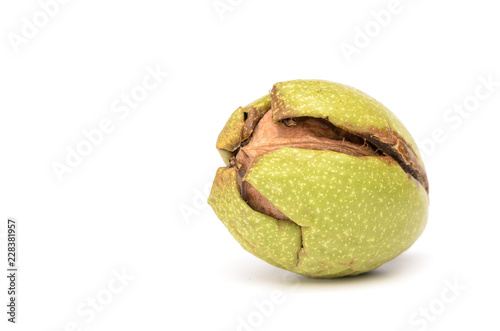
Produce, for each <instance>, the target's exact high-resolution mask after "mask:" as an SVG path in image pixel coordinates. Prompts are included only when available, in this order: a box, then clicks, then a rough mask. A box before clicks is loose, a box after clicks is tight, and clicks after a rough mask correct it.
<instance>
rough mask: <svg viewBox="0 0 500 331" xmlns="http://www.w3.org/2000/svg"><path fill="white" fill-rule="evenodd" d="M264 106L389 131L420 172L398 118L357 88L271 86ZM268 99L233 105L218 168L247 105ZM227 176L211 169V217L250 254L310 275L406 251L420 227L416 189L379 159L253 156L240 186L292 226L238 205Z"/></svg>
mask: <svg viewBox="0 0 500 331" xmlns="http://www.w3.org/2000/svg"><path fill="white" fill-rule="evenodd" d="M318 95H319V96H318ZM270 99H271V103H272V109H273V119H275V120H276V121H277V120H279V119H283V118H287V117H297V116H314V117H322V118H327V119H328V120H330V121H331V122H332V123H334V124H335V125H337V126H340V127H343V128H350V131H351V132H356V133H364V132H371V133H375V134H379V135H384V134H387V137H389V138H391V135H393V134H398V135H399V136H400V137H403V142H402V144H403V145H404V146H409V147H408V148H409V149H410V153H414V155H416V156H417V161H415V160H413V161H414V162H419V163H420V164H421V166H422V167H423V163H422V161H421V159H420V156H419V154H418V151H417V149H416V146H415V144H414V141H413V139H411V137H410V136H409V133H408V131H407V130H406V129H405V128H404V126H403V125H402V124H401V123H400V122H399V120H398V119H397V118H396V117H395V116H394V115H392V113H390V112H389V111H388V110H387V109H386V108H385V107H384V106H382V105H381V104H380V103H378V102H377V101H375V100H374V99H372V98H370V97H369V96H367V95H366V94H364V93H362V92H360V91H358V90H355V89H353V88H351V87H346V86H344V85H341V84H337V83H329V82H324V81H292V82H285V83H278V84H276V85H275V86H274V88H273V91H271V96H270ZM268 100H269V98H268V97H263V98H261V99H259V100H257V101H256V102H254V103H252V104H250V105H249V106H247V107H245V108H239V109H238V110H237V111H236V112H235V114H236V115H235V114H233V116H232V117H231V119H230V120H229V121H228V124H226V127H225V128H224V130H223V132H222V133H221V135H220V136H219V140H218V148H219V150H222V151H223V152H222V153H221V154H222V155H223V158H224V159H225V161H226V162H227V160H228V158H229V157H231V156H232V155H233V152H234V151H235V150H236V149H237V147H238V146H239V143H240V141H239V140H238V139H240V138H239V136H241V132H240V131H238V130H241V126H242V124H241V123H242V120H243V117H244V116H243V114H242V113H243V112H244V111H245V110H247V111H248V110H249V109H250V108H251V107H255V105H257V107H260V110H261V111H262V112H263V113H265V111H267V110H268V109H269V108H270V107H271V105H270V104H268ZM346 113H348V114H347V115H346ZM354 113H355V114H354ZM238 118H239V119H238ZM365 122H366V123H365ZM374 128H375V129H374ZM381 132H382V133H381ZM221 137H222V138H221ZM384 139H385V138H384ZM228 142H229V143H228ZM224 147H226V148H227V149H225V148H224ZM236 178H237V170H236V168H235V167H226V168H219V170H218V171H217V175H216V178H215V181H214V184H213V187H212V191H211V194H210V197H209V200H208V202H209V204H210V205H211V206H212V208H213V209H214V211H215V213H216V214H217V216H218V217H219V218H220V219H221V221H222V222H223V223H224V225H225V226H226V227H227V228H228V230H229V231H230V232H231V234H232V235H233V236H234V238H235V239H236V240H237V241H238V242H239V243H240V244H241V245H242V247H243V248H244V249H246V250H247V251H249V252H250V253H252V254H254V255H255V256H257V257H259V258H261V259H263V260H264V261H267V262H268V263H270V264H272V265H274V266H277V267H280V268H283V269H286V270H290V271H293V272H295V273H298V274H302V275H305V276H309V277H317V278H332V277H342V276H346V275H356V274H360V273H363V272H367V271H370V270H373V269H375V268H377V267H379V266H380V265H382V264H383V263H385V262H387V261H389V260H391V259H393V258H394V257H396V256H397V255H399V254H401V253H402V252H403V251H405V250H406V249H408V248H409V247H410V246H411V245H412V244H413V243H414V242H415V240H417V238H418V237H419V236H420V234H421V233H422V231H423V230H424V227H425V224H426V221H427V212H428V193H427V191H426V189H425V187H424V186H423V185H422V184H421V183H419V182H418V181H417V180H416V179H415V178H413V177H412V176H410V175H409V174H407V173H406V172H405V171H404V170H403V169H402V167H401V166H400V164H398V163H397V162H396V161H393V160H391V159H387V158H384V159H381V158H377V157H354V156H350V155H346V154H342V153H337V152H332V151H317V150H307V149H297V148H290V147H284V148H281V149H279V150H276V151H274V152H270V153H267V154H264V155H262V156H261V157H259V158H257V159H256V160H255V161H254V163H253V164H252V167H251V168H250V170H249V171H248V172H247V173H246V175H245V176H244V178H243V180H244V181H248V182H249V183H250V184H251V185H253V186H254V187H255V188H256V189H257V190H258V191H259V192H260V193H261V194H262V195H263V196H264V197H266V198H267V199H268V200H269V201H270V202H271V203H272V204H273V205H274V206H276V207H277V208H278V209H279V210H280V211H281V212H282V213H284V214H285V215H286V216H287V217H289V218H290V219H291V220H292V221H279V220H276V219H274V218H272V217H270V216H267V215H263V214H261V213H259V212H256V211H254V210H253V209H252V208H250V207H249V206H248V205H247V203H246V202H245V201H243V199H242V198H241V195H240V191H239V186H238V183H237V179H236Z"/></svg>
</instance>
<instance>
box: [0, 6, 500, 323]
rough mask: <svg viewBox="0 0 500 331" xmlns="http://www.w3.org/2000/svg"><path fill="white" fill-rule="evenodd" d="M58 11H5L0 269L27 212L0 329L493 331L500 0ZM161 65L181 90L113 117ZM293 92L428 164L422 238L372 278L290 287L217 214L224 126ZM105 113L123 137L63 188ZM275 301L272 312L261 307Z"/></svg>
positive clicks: (107, 142) (294, 281)
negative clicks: (350, 116)
mask: <svg viewBox="0 0 500 331" xmlns="http://www.w3.org/2000/svg"><path fill="white" fill-rule="evenodd" d="M46 2H50V1H48V0H42V3H46ZM62 2H63V1H62V0H61V4H59V5H58V8H55V7H52V11H53V15H52V17H49V18H48V20H47V21H46V22H44V15H45V14H43V12H42V14H40V12H41V11H42V9H41V6H40V3H39V2H37V1H35V0H22V1H21V0H18V1H3V2H2V3H1V5H0V29H1V31H0V35H1V37H2V39H1V40H2V41H1V43H0V57H1V58H0V91H1V92H0V114H1V115H0V155H1V163H0V179H1V180H0V188H1V190H0V220H1V222H0V226H1V228H0V229H1V233H3V237H0V240H1V241H2V242H1V252H2V253H1V255H0V256H1V263H0V264H1V266H2V270H5V269H4V266H5V265H6V243H5V232H6V223H7V217H15V218H16V219H17V220H18V222H19V252H18V253H19V261H18V262H19V268H20V275H19V284H18V285H19V296H18V303H19V306H18V309H19V312H18V324H16V325H11V323H7V321H6V319H7V315H6V313H5V311H6V307H5V305H4V303H5V304H6V302H7V282H6V278H5V277H4V276H2V281H1V282H0V302H1V303H2V304H1V306H2V307H4V308H2V309H1V310H2V311H1V314H0V316H1V321H0V329H1V330H40V331H63V330H76V327H78V329H79V330H245V331H247V330H309V329H312V330H314V329H319V328H321V330H368V329H369V330H459V329H461V330H471V329H484V330H493V329H494V328H495V327H498V318H497V315H498V309H499V304H498V296H499V294H500V291H499V287H498V274H497V272H498V269H499V268H498V252H499V248H500V247H499V246H500V244H499V240H498V233H499V230H500V225H499V224H500V223H499V221H500V217H499V212H498V205H499V202H498V197H499V194H498V187H499V185H500V180H499V175H498V155H497V154H498V139H497V136H498V133H497V130H498V126H499V125H500V124H499V123H500V112H499V107H500V86H499V82H500V70H499V69H500V68H499V61H500V43H499V37H498V31H500V20H499V19H498V13H499V8H496V7H495V5H496V3H495V2H494V1H490V0H474V1H451V0H448V1H430V0H420V1H409V0H401V1H400V2H399V5H398V6H396V10H394V8H393V5H391V4H390V3H391V2H390V1H389V0H384V1H382V0H377V1H367V0H365V1H319V0H308V1H291V0H279V1H262V0H261V1H258V0H240V1H237V0H232V1H231V0H223V1H220V3H222V5H221V4H220V3H219V5H220V6H223V5H224V4H225V5H226V6H230V7H229V8H230V9H227V7H226V9H227V10H226V11H225V12H223V13H220V12H219V13H218V12H217V10H216V9H215V8H214V2H213V0H204V1H155V0H141V1H124V0H120V1H118V0H113V1H97V0H86V1H79V0H73V1H66V2H67V3H65V4H62ZM56 9H57V10H56ZM389 9H390V10H392V11H393V12H394V13H393V14H391V16H390V18H387V16H385V18H384V19H385V21H384V22H382V23H383V26H382V24H381V23H377V20H376V19H375V16H377V15H374V14H373V13H380V12H381V11H382V12H384V11H387V10H389ZM34 16H35V18H34ZM379 16H380V15H379ZM382 16H383V15H382ZM46 17H48V16H47V15H45V18H46ZM34 20H35V21H36V20H38V21H36V24H38V25H39V26H40V27H39V28H37V27H36V26H35V28H36V30H38V31H36V30H35V31H33V29H32V30H31V34H30V33H29V32H30V29H29V28H28V27H27V26H26V25H27V24H28V25H29V24H30V23H29V22H31V23H33V21H34ZM27 22H28V23H27ZM365 29H369V34H370V35H371V36H369V37H367V39H366V38H364V39H363V37H361V36H360V32H359V31H360V30H361V31H363V30H365ZM370 29H371V30H370ZM23 33H25V35H24V36H23ZM28 37H29V38H28ZM16 38H17V39H16ZM19 38H24V39H19ZM13 40H17V42H18V43H17V44H16V42H13ZM19 40H23V42H22V43H20V44H19ZM347 44H350V45H351V46H352V47H357V51H356V53H354V54H351V55H350V56H346V55H345V54H344V53H343V51H342V47H344V48H345V47H347V46H346V45H347ZM147 68H149V69H147ZM148 70H160V71H163V72H168V77H166V78H163V79H162V80H161V83H159V84H157V86H156V88H154V89H152V90H151V91H149V92H148V93H147V96H145V99H144V100H143V101H141V102H140V103H138V105H136V107H135V108H133V109H130V113H129V114H128V116H125V113H117V112H114V111H113V107H115V109H116V107H117V105H118V104H120V102H121V101H120V98H121V95H122V94H125V95H126V94H130V93H131V91H139V89H140V86H141V84H142V82H143V79H144V78H145V77H146V76H147V75H148ZM298 78H314V79H326V80H331V81H337V82H341V83H344V84H348V85H351V86H354V87H356V88H358V89H360V90H362V91H364V92H366V93H368V94H370V95H371V96H373V97H374V98H376V99H378V100H379V101H381V102H382V103H384V104H385V105H386V106H387V107H388V108H389V109H391V110H392V111H393V112H394V113H395V114H396V115H397V116H398V117H399V118H400V119H401V120H402V122H403V123H404V124H405V125H406V126H407V128H408V129H409V131H410V132H411V133H412V134H413V136H414V138H415V139H416V140H417V141H418V142H419V145H420V147H421V150H422V152H423V154H424V155H425V161H426V167H427V169H428V175H429V179H430V188H431V195H430V200H431V207H430V217H429V221H428V226H427V228H426V230H425V232H424V234H423V235H422V236H421V238H420V239H419V240H418V241H417V242H416V244H415V245H414V246H413V247H411V249H410V250H408V251H407V252H405V253H404V254H403V255H401V256H399V257H398V258H396V259H395V260H393V261H391V262H389V263H387V264H386V265H384V266H382V267H381V268H379V269H378V270H376V271H374V272H371V273H369V274H367V275H364V276H360V277H355V278H344V279H334V280H312V279H307V278H303V277H294V276H293V274H291V273H289V272H286V271H283V270H281V269H278V268H275V267H273V266H270V265H268V264H267V263H265V262H263V261H261V260H259V259H257V258H255V257H254V256H252V255H250V254H249V253H247V252H246V251H244V250H243V249H242V248H241V247H240V246H239V244H238V243H237V242H236V241H235V240H234V239H233V238H232V237H231V235H230V234H229V232H228V231H227V230H226V228H225V227H224V226H223V225H222V223H221V222H220V221H219V220H218V219H217V217H216V216H215V214H214V213H213V212H212V210H211V209H210V208H209V207H208V206H207V204H206V202H205V200H206V194H207V190H208V189H209V188H210V185H211V181H212V179H213V175H214V173H215V171H216V169H217V167H219V166H222V165H223V163H222V160H221V159H220V157H219V155H218V153H217V151H216V149H215V140H216V138H217V135H218V133H219V131H220V130H221V129H222V127H223V125H224V123H225V121H226V120H227V118H228V117H229V115H230V114H231V113H232V112H233V111H234V109H236V108H237V107H238V106H244V105H246V104H247V103H249V102H251V101H253V100H254V99H256V98H259V97H261V96H262V95H264V94H266V93H267V92H268V91H269V90H270V89H271V87H272V85H273V83H275V82H279V81H285V80H290V79H298ZM488 79H489V80H491V81H493V82H496V83H494V84H493V85H495V84H496V86H493V87H490V89H491V91H490V92H489V94H488V95H487V96H485V95H484V93H486V92H487V91H488V90H487V89H486V88H485V87H484V86H483V87H480V86H482V84H483V83H481V80H488ZM149 82H150V83H151V82H152V81H149ZM476 89H479V91H481V92H483V94H482V97H481V98H482V99H483V100H479V101H478V99H477V97H476V96H475V93H476ZM476 101H477V103H476V104H475V102H476ZM464 103H465V104H466V106H467V108H468V109H469V110H467V109H466V110H465V111H464V112H462V114H461V115H460V114H459V113H458V112H456V109H458V108H455V110H453V109H454V108H453V107H456V106H457V105H458V106H463V105H464ZM121 106H123V103H121ZM120 109H121V110H122V111H124V109H123V108H120ZM120 115H122V116H121V117H120ZM105 118H108V119H109V120H110V121H111V122H112V125H113V131H112V132H110V133H106V134H103V138H102V139H101V141H100V143H99V144H98V145H95V146H93V147H92V151H91V152H90V153H89V155H87V156H85V157H83V158H82V160H80V164H79V165H77V166H75V167H73V168H71V169H72V172H71V173H64V175H63V176H62V180H59V179H58V176H57V175H56V173H55V171H54V169H53V165H54V164H55V162H58V163H61V164H65V162H66V161H65V159H66V157H67V154H68V148H70V149H71V148H72V149H75V148H77V146H78V144H85V143H82V141H84V140H85V139H86V138H85V136H84V134H83V131H91V130H94V129H96V128H98V127H99V123H100V122H101V121H102V120H103V119H105ZM424 149H425V150H424ZM186 211H189V212H186ZM5 268H6V267H5ZM116 273H125V274H126V277H128V278H129V279H128V280H122V282H121V283H120V282H115V278H116V275H115V274H116ZM1 274H2V275H4V271H2V272H1ZM453 283H456V284H458V285H453V286H452V285H450V284H453ZM110 284H111V286H112V288H114V289H115V290H114V292H115V293H112V292H110V289H109V286H110ZM450 286H451V287H454V288H453V289H451V290H450ZM443 293H444V294H445V297H444V298H443V297H442V294H443ZM276 295H278V296H279V295H281V300H280V301H279V302H278V303H275V304H273V309H270V308H269V307H268V308H267V309H268V310H272V311H270V312H269V313H268V314H266V315H265V316H264V314H262V313H261V312H259V310H258V308H257V307H256V303H257V305H259V304H263V303H264V305H265V303H266V302H268V300H270V299H271V298H272V297H274V296H276ZM96 297H97V301H96V302H97V303H96V304H97V306H95V307H97V308H94V310H92V308H90V307H91V306H89V302H91V300H92V298H96ZM89 300H90V301H89ZM426 310H427V311H429V313H428V315H425V313H424V311H426ZM245 323H250V324H248V326H245ZM252 325H253V326H252Z"/></svg>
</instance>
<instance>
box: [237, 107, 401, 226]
mask: <svg viewBox="0 0 500 331" xmlns="http://www.w3.org/2000/svg"><path fill="white" fill-rule="evenodd" d="M282 147H294V148H304V149H313V150H329V151H334V152H338V153H344V154H348V155H352V156H357V157H364V156H374V157H378V158H382V159H386V160H387V161H388V162H390V161H392V158H391V157H389V156H387V155H386V154H384V153H383V152H382V151H381V150H379V149H377V147H375V145H373V144H372V143H371V142H369V141H368V140H366V139H365V138H362V137H360V136H357V135H354V134H352V133H349V132H347V131H345V130H342V129H340V128H338V127H336V126H334V125H333V124H331V123H330V122H328V121H327V120H324V119H319V118H313V117H299V118H293V119H286V120H283V121H281V122H277V123H273V120H272V110H269V111H267V113H266V114H265V115H264V116H263V117H262V119H261V120H260V121H259V122H258V123H257V125H256V126H255V128H254V130H253V133H252V135H251V136H250V138H249V139H247V140H246V141H244V142H242V146H241V147H240V149H239V151H238V152H237V154H236V159H235V160H234V159H233V160H232V165H236V166H237V167H238V183H239V185H240V191H241V196H242V198H243V200H245V201H246V202H247V203H248V205H249V206H250V207H252V208H253V209H254V210H256V211H258V212H260V213H263V214H266V215H268V216H271V217H274V218H276V219H278V220H289V218H288V217H287V216H286V215H284V214H283V213H282V212H281V211H279V210H278V209H277V208H276V207H275V206H274V205H272V204H271V203H270V202H269V201H268V200H267V199H266V198H265V197H264V196H263V195H262V194H260V192H259V191H257V190H256V189H255V188H254V187H253V186H252V185H250V184H249V183H248V182H246V181H243V180H242V178H243V177H244V176H245V174H246V172H247V171H248V169H250V167H251V165H252V163H253V161H254V160H255V158H256V157H258V156H260V155H263V154H266V153H269V152H272V151H275V150H277V149H280V148H282ZM234 163H236V164H234Z"/></svg>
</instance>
